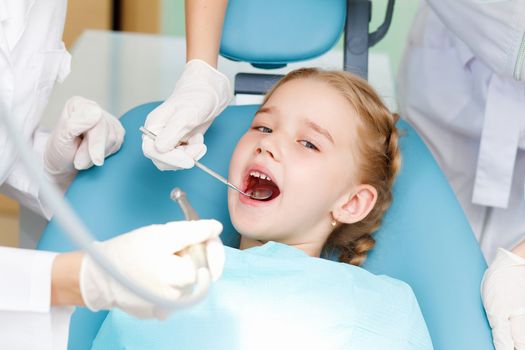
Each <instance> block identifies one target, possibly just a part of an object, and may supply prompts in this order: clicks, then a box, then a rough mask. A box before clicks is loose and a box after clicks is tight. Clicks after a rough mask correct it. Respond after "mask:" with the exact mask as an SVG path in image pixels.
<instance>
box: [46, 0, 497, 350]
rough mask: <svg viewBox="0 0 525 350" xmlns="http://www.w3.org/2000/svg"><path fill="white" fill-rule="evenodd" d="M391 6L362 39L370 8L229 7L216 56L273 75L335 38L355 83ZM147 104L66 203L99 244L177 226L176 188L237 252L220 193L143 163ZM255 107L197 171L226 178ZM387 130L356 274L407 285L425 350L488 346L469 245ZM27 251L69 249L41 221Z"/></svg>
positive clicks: (85, 329) (480, 263)
mask: <svg viewBox="0 0 525 350" xmlns="http://www.w3.org/2000/svg"><path fill="white" fill-rule="evenodd" d="M392 8H393V1H392V0H390V1H389V4H388V10H387V15H386V20H385V23H384V25H383V26H381V27H380V28H379V29H378V31H376V32H374V33H371V34H369V33H368V22H369V20H370V11H371V2H370V1H361V0H355V1H351V0H349V1H345V0H330V1H326V0H287V1H281V0H250V1H248V0H230V3H229V7H228V11H227V17H226V20H225V25H224V30H223V39H222V45H221V54H222V55H223V56H225V57H227V58H230V59H233V60H238V61H246V62H251V63H253V64H254V65H256V66H257V67H263V68H276V67H282V66H283V65H286V64H287V63H289V62H294V61H301V60H305V59H309V58H312V57H315V56H318V55H321V54H323V53H324V52H326V51H327V50H329V49H330V48H331V47H332V46H334V45H335V44H336V42H337V40H338V39H339V37H340V35H341V33H342V32H344V35H345V39H344V43H345V57H344V68H345V69H346V70H350V71H353V72H354V73H356V74H359V75H361V76H362V77H365V78H366V74H367V62H368V57H367V55H368V48H369V46H371V45H373V44H374V43H375V42H376V41H377V40H379V39H380V37H382V36H383V35H384V33H385V32H386V30H387V28H388V24H389V22H390V18H391V13H392ZM275 9H278V10H275ZM345 22H346V25H345ZM239 28H242V30H240V29H239ZM276 79H278V77H277V76H275V75H272V74H266V75H262V76H253V75H244V74H241V75H238V76H237V77H236V88H235V90H236V93H248V94H256V93H264V91H266V89H268V88H269V87H270V86H271V84H272V83H273V82H274V81H275V80H276ZM158 104H159V102H153V103H148V104H145V105H141V106H138V107H136V108H134V109H132V110H131V111H129V112H127V113H126V114H125V115H124V116H123V117H122V118H121V121H122V123H123V125H124V127H125V128H126V137H125V140H124V144H123V146H122V149H121V150H120V151H119V152H118V153H117V154H116V155H114V156H112V157H110V158H109V159H107V160H106V162H105V164H104V166H103V167H100V168H98V167H93V168H91V169H89V170H87V171H83V172H80V173H79V174H78V176H77V177H76V179H75V181H74V182H73V183H72V185H71V187H70V188H69V190H68V192H67V194H66V197H67V199H68V200H69V201H70V203H71V204H72V206H73V208H74V209H75V211H76V212H77V213H78V215H79V216H80V217H81V218H82V219H83V221H84V222H85V223H86V225H87V226H88V228H89V229H90V230H91V232H92V233H93V234H94V235H95V236H96V238H97V239H99V240H105V239H108V238H111V237H112V236H115V235H118V234H120V233H124V232H127V231H130V230H132V229H134V228H137V227H140V226H144V225H149V224H154V223H164V222H167V221H172V220H180V219H183V213H182V212H181V210H180V208H179V207H178V205H177V204H176V203H175V202H173V201H172V200H171V199H170V191H171V190H172V189H173V188H174V187H179V188H181V189H182V190H184V191H185V192H186V193H187V195H188V199H189V201H190V203H191V204H192V205H193V207H194V208H195V209H196V211H197V212H198V213H199V214H200V216H201V217H202V218H215V219H218V220H220V221H221V222H222V223H223V224H224V231H223V234H222V236H221V237H222V239H223V242H224V243H225V244H226V245H230V246H237V245H238V243H239V240H238V235H237V234H236V233H235V230H234V228H233V227H232V224H231V222H230V220H229V215H228V210H227V189H226V187H225V186H224V185H222V184H220V183H218V182H217V181H215V180H213V179H211V178H209V177H208V175H206V174H204V173H203V172H202V171H201V170H199V169H196V168H193V169H191V170H185V171H177V172H160V171H158V170H157V169H156V168H155V166H154V165H153V163H152V162H151V161H150V160H149V159H146V158H145V157H144V156H143V154H142V150H141V134H140V132H139V131H138V129H139V127H140V126H141V125H143V123H144V120H145V118H146V116H147V114H148V113H149V112H150V111H152V110H153V109H154V108H155V107H156V106H157V105H158ZM257 108H258V106H256V105H251V106H230V107H228V108H227V109H226V110H225V111H224V112H223V113H222V114H221V115H220V116H219V117H218V118H217V119H216V121H215V122H214V123H213V125H212V126H211V127H210V129H209V130H208V132H207V133H206V144H207V146H208V153H207V154H206V156H205V157H204V158H203V159H202V162H203V163H204V164H206V165H208V166H210V167H211V168H212V169H214V170H216V171H218V172H219V173H221V174H223V175H226V174H227V173H228V163H229V159H230V156H231V153H232V151H233V148H234V146H235V144H236V142H237V140H238V139H239V137H240V136H241V135H242V134H243V133H244V131H245V130H246V129H247V128H248V126H249V125H250V122H251V117H252V116H253V115H254V113H255V112H256V110H257ZM398 126H399V127H400V128H401V129H404V130H405V134H406V135H405V136H404V137H402V138H401V140H400V144H401V152H402V156H403V166H402V169H401V173H400V175H399V178H398V179H397V181H396V183H395V186H394V202H393V205H392V207H391V208H390V210H389V211H388V213H387V215H386V217H385V218H384V222H383V225H382V227H381V228H380V229H379V231H378V232H377V233H376V234H375V238H376V240H377V245H376V247H375V248H374V249H373V250H372V252H371V253H370V255H369V257H368V259H367V261H366V263H365V265H364V268H366V269H367V270H369V271H371V272H373V273H375V274H385V275H389V276H391V277H394V278H397V279H400V280H403V281H405V282H407V283H408V284H409V285H410V286H411V287H412V288H413V290H414V292H415V295H416V297H417V299H418V301H419V304H420V306H421V310H422V312H423V315H424V317H425V320H426V323H427V326H428V329H429V331H430V335H431V338H432V341H433V344H434V347H435V349H438V350H454V349H458V350H470V349H476V350H484V349H493V345H492V339H491V334H490V327H489V325H488V322H487V319H486V317H485V313H484V310H483V307H482V303H481V297H480V283H481V278H482V275H483V272H484V271H485V269H486V263H485V260H484V259H483V256H482V254H481V251H480V249H479V246H478V243H477V241H476V239H475V237H474V235H473V233H472V231H471V228H470V226H469V224H468V222H467V220H466V217H465V215H464V213H463V211H462V209H461V207H460V205H459V203H458V201H457V200H456V198H455V196H454V193H453V192H452V190H451V188H450V186H449V184H448V182H447V180H446V178H445V176H444V175H443V173H442V172H441V170H440V168H439V167H438V165H437V163H436V162H435V160H434V159H433V157H432V155H431V153H430V152H429V150H428V149H427V147H426V146H425V144H424V143H423V141H422V140H421V139H420V137H419V136H418V135H417V133H416V132H415V130H414V129H413V128H412V127H411V126H410V125H409V124H408V123H406V122H405V121H402V120H401V121H399V123H398ZM39 249H43V250H53V251H70V250H73V249H76V247H75V246H74V245H73V244H72V243H71V242H70V241H69V240H68V238H67V237H66V236H65V234H64V233H62V231H61V228H60V227H59V226H58V224H57V222H56V221H55V220H53V221H51V222H50V223H49V225H48V226H47V228H46V229H45V231H44V233H43V235H42V238H41V241H40V243H39ZM106 314H107V313H106V312H97V313H92V312H90V311H89V310H87V309H84V308H77V310H76V311H75V313H74V314H73V317H72V322H71V327H70V339H69V348H70V349H87V348H89V347H90V346H91V342H92V340H93V338H94V337H95V335H96V334H97V331H98V329H99V327H100V325H101V323H102V321H103V320H104V318H105V316H106Z"/></svg>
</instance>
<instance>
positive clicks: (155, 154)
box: [142, 60, 232, 170]
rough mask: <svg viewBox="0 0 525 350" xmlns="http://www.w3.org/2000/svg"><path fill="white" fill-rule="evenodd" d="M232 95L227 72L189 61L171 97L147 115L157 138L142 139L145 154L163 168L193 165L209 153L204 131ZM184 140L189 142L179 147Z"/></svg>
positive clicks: (150, 126) (203, 63)
mask: <svg viewBox="0 0 525 350" xmlns="http://www.w3.org/2000/svg"><path fill="white" fill-rule="evenodd" d="M231 98H232V91H231V88H230V82H229V80H228V78H227V77H226V76H225V75H223V74H222V73H220V72H219V71H217V70H216V69H214V68H213V67H211V66H210V65H208V64H207V63H206V62H204V61H201V60H191V61H189V62H188V63H186V66H185V68H184V72H183V73H182V76H181V77H180V78H179V80H178V81H177V84H176V85H175V89H174V91H173V93H172V94H171V96H170V97H169V98H168V99H167V100H166V101H164V103H162V104H161V105H160V106H158V107H157V108H155V109H154V110H153V111H152V112H151V113H150V114H149V115H148V117H147V118H146V123H145V127H146V128H147V129H149V130H150V131H152V132H153V133H155V134H156V135H157V139H156V141H153V140H151V139H150V138H148V137H143V138H142V150H143V152H144V155H145V156H146V157H148V158H150V159H151V160H152V161H153V163H154V164H155V165H156V166H157V168H159V169H160V170H178V169H187V168H191V167H192V166H193V165H194V163H193V160H194V159H197V160H198V159H200V158H201V157H202V156H204V154H205V153H206V146H205V145H204V143H203V141H204V138H203V134H204V133H205V132H206V130H207V129H208V127H209V126H210V125H211V123H212V122H213V119H214V118H215V117H216V116H217V115H218V114H219V113H221V112H222V111H223V110H224V108H226V106H227V105H228V103H229V102H230V100H231ZM182 141H184V142H186V143H187V145H185V146H179V147H177V148H175V147H176V146H177V145H178V144H179V143H180V142H182Z"/></svg>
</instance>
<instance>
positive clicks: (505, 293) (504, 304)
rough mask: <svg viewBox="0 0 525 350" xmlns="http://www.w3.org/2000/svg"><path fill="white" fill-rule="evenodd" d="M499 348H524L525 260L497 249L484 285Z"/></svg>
mask: <svg viewBox="0 0 525 350" xmlns="http://www.w3.org/2000/svg"><path fill="white" fill-rule="evenodd" d="M481 294H482V297H483V304H484V306H485V310H486V312H487V317H488V319H489V323H490V326H491V327H492V337H493V339H494V345H495V346H496V350H514V349H518V350H524V349H525V259H523V258H521V257H519V256H518V255H516V254H513V253H511V252H509V251H507V250H505V249H502V248H500V249H498V254H497V256H496V259H495V260H494V261H493V262H492V264H491V265H490V267H489V268H488V270H487V271H486V272H485V276H484V277H483V282H482V286H481Z"/></svg>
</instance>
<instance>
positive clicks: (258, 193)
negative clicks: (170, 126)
mask: <svg viewBox="0 0 525 350" xmlns="http://www.w3.org/2000/svg"><path fill="white" fill-rule="evenodd" d="M139 130H140V131H141V132H142V134H143V135H146V136H147V137H149V138H150V139H152V140H154V141H155V139H156V138H157V135H156V134H155V133H153V132H151V131H150V130H148V129H146V128H145V127H143V126H141V127H140V128H139ZM194 162H195V166H196V167H197V168H199V169H201V170H202V171H204V172H205V173H207V174H208V175H211V176H212V177H214V178H216V179H217V180H219V181H220V182H222V183H223V184H225V185H226V186H228V187H230V188H232V189H234V190H235V191H237V192H239V193H240V194H243V195H245V196H246V197H250V198H252V199H255V200H259V201H264V200H267V199H268V198H270V197H271V196H272V194H273V192H272V190H270V189H267V188H266V189H256V190H254V191H250V193H246V192H244V191H241V190H240V189H239V188H237V187H236V186H235V185H233V184H232V183H231V182H229V181H228V180H226V179H225V178H224V177H222V176H221V175H219V174H217V173H216V172H215V171H213V170H211V169H210V168H208V167H207V166H205V165H204V164H201V163H200V162H198V161H196V160H194Z"/></svg>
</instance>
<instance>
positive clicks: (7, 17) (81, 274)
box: [0, 0, 231, 349]
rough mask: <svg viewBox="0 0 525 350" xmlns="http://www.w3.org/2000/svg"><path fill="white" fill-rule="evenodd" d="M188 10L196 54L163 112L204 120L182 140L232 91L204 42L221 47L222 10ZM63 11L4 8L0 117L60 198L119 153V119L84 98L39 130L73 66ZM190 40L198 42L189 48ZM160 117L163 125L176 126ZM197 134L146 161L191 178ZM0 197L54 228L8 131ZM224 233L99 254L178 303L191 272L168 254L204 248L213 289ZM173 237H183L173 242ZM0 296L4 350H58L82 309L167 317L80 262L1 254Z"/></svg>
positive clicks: (132, 244) (148, 235)
mask: <svg viewBox="0 0 525 350" xmlns="http://www.w3.org/2000/svg"><path fill="white" fill-rule="evenodd" d="M189 2H190V3H191V4H190V6H188V7H187V11H189V12H188V13H189V16H188V19H189V21H188V22H189V23H188V31H192V32H193V37H190V35H188V47H192V49H191V50H188V53H190V52H191V53H192V55H193V56H189V57H191V58H192V59H193V61H191V62H188V65H187V66H186V68H185V70H184V73H183V76H182V77H181V79H180V80H179V81H178V83H177V87H176V91H179V92H180V91H182V93H179V94H178V95H177V96H178V97H177V96H175V97H173V96H172V98H171V99H170V101H171V102H173V103H175V104H177V103H180V104H181V105H188V106H191V105H195V104H198V105H202V106H206V109H205V110H204V109H200V110H196V111H194V112H193V114H192V116H193V117H192V118H194V119H195V120H196V122H192V121H188V122H187V123H186V122H185V123H183V124H182V125H180V124H179V128H184V127H186V126H185V124H188V123H189V124H190V126H189V129H188V128H187V127H186V129H185V130H186V134H188V133H189V132H191V131H192V128H194V127H196V126H198V125H200V124H201V123H202V121H205V122H206V123H208V122H211V120H212V119H213V117H215V114H218V113H220V112H221V111H222V109H223V108H224V107H225V106H226V105H227V104H228V101H229V100H230V98H231V91H230V90H231V89H230V86H229V82H228V79H227V78H226V77H225V76H224V75H222V74H221V73H219V72H218V71H217V70H216V69H215V67H216V59H217V54H218V44H217V43H218V41H217V43H216V44H212V45H207V44H206V42H208V41H209V39H210V38H211V39H213V40H215V39H214V38H213V36H210V35H208V33H209V30H216V31H217V35H218V36H219V37H220V29H221V27H222V21H223V16H217V13H216V12H215V13H214V12H213V11H214V10H215V7H214V6H215V5H214V4H215V3H216V4H217V5H219V6H220V9H222V15H223V14H224V11H225V7H226V6H225V3H226V2H224V3H223V2H219V1H217V2H213V1H212V2H210V4H206V1H201V0H195V1H189ZM66 5H67V4H66V0H50V1H36V0H24V1H23V0H0V76H1V77H2V78H1V79H0V113H1V114H2V117H5V116H7V117H8V118H9V119H10V120H12V121H13V122H14V123H15V124H16V126H17V127H18V129H19V130H20V131H21V135H20V136H21V137H23V138H24V139H25V140H26V141H27V143H28V144H30V145H31V146H32V147H33V149H34V150H35V151H36V152H37V154H39V155H40V156H41V157H42V161H43V164H44V170H45V173H46V176H47V179H48V180H49V181H51V182H54V183H55V184H57V185H58V186H59V187H61V188H62V190H65V189H66V188H67V186H68V185H69V183H70V181H71V180H72V178H73V177H74V176H75V173H76V172H77V170H80V169H86V168H89V167H90V166H92V165H97V166H100V165H102V164H103V162H104V158H105V157H107V156H109V155H111V154H112V153H114V152H116V151H118V149H119V148H120V146H121V144H122V141H123V136H124V130H123V128H122V126H121V125H120V122H119V121H118V120H117V119H116V118H115V117H113V116H111V115H110V114H109V113H107V112H105V111H104V110H103V109H102V108H101V107H100V106H98V105H97V104H96V103H95V102H93V101H89V100H87V99H85V98H82V97H74V98H72V99H71V100H69V101H68V102H67V103H66V105H65V107H64V110H63V112H62V116H61V119H60V121H59V122H58V125H57V126H56V128H55V129H54V131H53V133H52V134H51V135H49V134H46V133H43V132H41V131H39V130H38V124H39V121H40V119H41V117H42V113H43V110H44V107H45V106H46V104H47V102H48V98H49V95H50V93H51V90H52V88H53V86H54V84H55V82H56V81H59V82H60V81H62V80H63V79H65V78H66V76H67V75H68V73H69V69H70V55H69V53H68V52H67V51H66V49H65V47H64V44H63V42H62V34H63V28H64V21H65V16H66ZM207 5H209V6H207ZM219 14H220V12H219ZM210 18H217V19H216V20H215V19H214V20H210ZM192 38H193V39H192ZM196 40H200V42H198V43H195V41H196ZM213 40H212V43H213ZM192 42H193V44H192ZM210 50H211V51H210ZM210 52H211V54H210ZM209 57H212V59H211V60H210V59H209ZM213 57H214V58H213ZM185 92H186V93H185ZM188 101H189V102H188ZM156 114H157V116H158V118H160V119H163V120H169V118H171V117H172V115H171V114H170V115H169V116H164V117H163V115H162V114H163V113H162V112H160V113H159V112H157V113H156ZM197 131H198V132H196V133H192V135H186V134H184V133H182V134H181V133H178V134H179V135H180V137H181V138H182V137H186V138H191V142H190V144H189V145H188V146H187V147H185V148H184V147H182V148H181V147H178V148H177V149H176V150H173V149H171V150H169V151H168V152H164V153H162V152H158V151H157V150H156V149H155V148H153V149H151V150H150V154H149V156H150V157H152V158H153V156H151V154H152V153H158V154H159V157H162V154H165V153H167V154H168V157H169V161H170V164H172V166H173V167H174V168H187V167H191V166H192V165H193V164H192V160H191V159H192V158H197V157H200V156H202V155H203V154H204V153H205V151H206V148H205V146H204V144H203V138H202V132H204V130H203V128H200V129H199V130H197ZM161 140H162V138H161ZM163 151H166V150H165V149H163ZM0 185H1V187H0V190H1V191H2V192H3V193H6V194H8V195H9V196H11V197H13V198H15V199H17V200H18V201H19V202H20V203H21V204H22V205H24V206H27V207H29V208H31V209H32V210H34V211H36V212H38V213H41V214H42V215H44V216H46V217H47V218H49V217H51V215H52V212H51V211H50V210H49V208H48V207H46V204H45V202H43V201H42V200H41V198H40V195H39V189H38V186H37V185H36V184H35V183H34V182H32V181H31V178H30V177H29V176H28V174H27V172H26V170H25V169H24V167H23V166H22V164H21V162H20V160H19V159H18V154H17V150H16V149H15V147H14V146H13V144H12V142H11V141H10V140H9V135H8V134H7V132H6V131H5V129H3V128H0ZM221 230H222V226H221V225H220V223H218V222H217V221H214V220H200V221H191V222H184V221H181V222H171V223H167V224H165V225H154V226H148V227H143V228H139V229H137V230H135V231H132V232H129V233H126V234H123V235H121V236H118V237H116V238H114V239H111V240H108V241H105V242H95V243H94V244H96V245H97V246H98V247H99V249H100V250H101V251H102V252H103V253H106V255H107V256H108V258H109V260H110V261H112V262H113V263H114V264H115V265H116V267H117V268H119V269H120V270H121V271H122V272H123V273H125V274H128V275H129V276H133V277H134V278H136V279H138V280H139V281H147V283H148V285H149V286H150V287H151V289H152V292H157V293H160V294H161V295H166V296H167V297H170V298H172V299H173V300H176V299H177V298H178V297H179V294H180V293H179V292H178V289H176V288H174V287H178V286H183V285H187V284H188V283H192V282H193V281H194V280H195V269H194V266H193V265H192V264H190V263H189V262H188V261H185V260H184V259H174V258H173V256H174V255H173V253H174V252H177V251H180V250H182V249H183V248H185V247H186V246H188V245H191V244H194V243H197V242H207V247H208V260H209V264H210V270H211V272H212V277H213V278H214V279H216V278H218V276H219V275H220V274H221V272H222V266H223V260H224V255H223V254H224V253H223V248H222V245H221V243H220V240H219V239H218V238H217V237H218V235H219V233H220V232H221ZM174 231H176V232H180V234H178V235H173V232H174ZM137 262H140V264H137ZM166 276H171V277H170V278H168V279H166ZM0 286H1V287H0V324H1V325H2V326H1V327H0V347H1V348H6V349H35V348H38V349H65V348H66V346H67V336H68V327H69V318H70V315H71V312H72V307H71V306H74V305H85V306H87V307H88V308H90V309H91V310H100V309H109V308H113V307H119V308H121V309H123V310H124V311H126V312H128V313H130V314H132V315H135V316H137V317H141V318H160V319H162V318H164V317H166V316H167V311H166V310H163V309H159V308H158V307H157V306H156V305H153V304H151V303H149V302H147V301H145V300H142V299H140V298H138V297H136V296H135V295H133V294H131V293H130V292H128V291H127V290H126V289H125V288H123V287H121V286H120V285H118V284H117V283H116V282H115V281H113V279H112V278H111V277H110V276H109V275H107V274H106V273H105V272H104V271H103V270H102V269H100V268H99V267H98V266H97V265H96V264H95V263H94V262H93V261H92V260H91V258H90V257H89V256H85V255H84V253H82V252H72V253H64V254H56V253H51V252H42V251H31V250H23V249H17V248H7V247H0Z"/></svg>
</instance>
